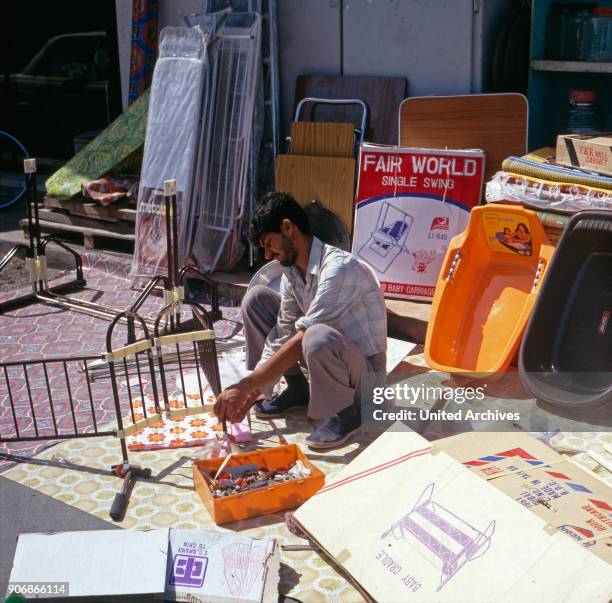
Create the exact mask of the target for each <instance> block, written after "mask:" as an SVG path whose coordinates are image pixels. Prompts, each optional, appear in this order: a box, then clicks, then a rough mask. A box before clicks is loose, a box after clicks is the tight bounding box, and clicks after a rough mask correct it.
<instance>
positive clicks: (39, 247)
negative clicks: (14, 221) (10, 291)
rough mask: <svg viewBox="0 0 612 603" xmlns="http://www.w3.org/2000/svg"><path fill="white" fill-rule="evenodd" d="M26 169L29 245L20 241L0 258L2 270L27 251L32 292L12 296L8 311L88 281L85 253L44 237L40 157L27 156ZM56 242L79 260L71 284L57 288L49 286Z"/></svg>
mask: <svg viewBox="0 0 612 603" xmlns="http://www.w3.org/2000/svg"><path fill="white" fill-rule="evenodd" d="M23 171H24V174H25V180H26V212H27V218H28V244H27V245H24V244H23V243H18V244H17V245H15V246H14V247H13V248H12V249H11V250H10V251H9V252H8V253H7V254H6V255H5V256H4V257H3V258H2V260H0V272H1V271H2V270H3V269H4V267H5V266H7V265H8V264H9V263H10V262H11V260H13V258H15V257H16V256H17V255H18V254H19V253H20V252H25V256H26V263H27V265H28V267H29V270H30V280H31V284H32V293H30V294H28V295H23V296H20V297H16V298H14V299H10V300H7V301H4V302H2V303H0V313H3V312H8V311H10V310H14V309H16V308H21V307H23V306H28V305H30V304H33V303H36V302H37V301H40V300H39V298H38V296H39V295H40V294H41V293H43V292H46V293H48V294H50V295H58V294H60V293H65V292H68V291H74V290H78V289H82V288H83V287H85V285H86V284H87V283H86V281H85V279H84V278H83V263H82V261H81V256H80V255H79V254H78V253H77V252H76V251H74V250H73V249H70V247H68V246H67V245H65V244H64V243H62V242H61V241H57V240H56V239H55V238H54V237H52V236H47V237H44V238H42V239H41V236H40V225H39V218H38V204H37V203H36V159H25V160H24V162H23ZM51 242H53V243H56V244H57V245H59V246H60V247H61V248H62V249H64V250H66V251H67V252H68V253H70V254H71V255H72V257H73V258H74V263H75V272H76V278H75V279H74V280H72V281H69V282H67V283H62V284H61V285H58V286H56V287H52V288H49V286H48V283H47V258H46V255H45V249H46V247H47V245H48V244H49V243H51Z"/></svg>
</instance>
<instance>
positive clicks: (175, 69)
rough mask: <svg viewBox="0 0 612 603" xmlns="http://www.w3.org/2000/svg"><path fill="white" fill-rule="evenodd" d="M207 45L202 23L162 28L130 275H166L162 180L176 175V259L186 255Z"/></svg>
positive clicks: (184, 257) (148, 122) (174, 177)
mask: <svg viewBox="0 0 612 603" xmlns="http://www.w3.org/2000/svg"><path fill="white" fill-rule="evenodd" d="M205 50H206V35H205V33H204V32H203V31H202V30H201V29H200V28H197V27H194V28H185V27H166V28H164V29H163V30H162V33H161V36H160V44H159V58H158V60H157V62H156V63H155V69H154V71H153V82H152V84H151V97H150V101H149V111H148V116H147V129H146V135H145V144H144V156H143V163H142V172H141V178H140V188H139V192H138V206H137V209H138V213H137V218H136V243H135V249H134V259H133V262H132V271H131V276H132V277H133V278H135V277H138V276H152V275H155V274H164V273H165V272H166V269H167V266H166V256H167V249H166V223H165V214H164V211H163V210H164V208H163V195H162V189H163V183H164V181H165V180H176V189H177V213H178V243H179V245H178V247H179V258H178V259H179V262H181V263H182V262H183V261H184V260H185V259H186V258H187V255H188V251H189V250H188V246H187V242H188V240H189V236H188V235H189V232H190V230H191V222H190V216H189V211H188V207H189V206H190V205H191V203H190V200H191V196H192V186H193V174H194V170H195V166H196V157H197V150H198V136H199V131H200V125H199V124H200V116H201V105H202V83H203V75H204V63H205V61H206V52H205Z"/></svg>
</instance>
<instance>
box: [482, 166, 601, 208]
mask: <svg viewBox="0 0 612 603" xmlns="http://www.w3.org/2000/svg"><path fill="white" fill-rule="evenodd" d="M486 200H487V203H507V202H515V203H520V204H522V205H525V206H527V207H531V208H535V209H539V210H545V211H557V212H563V213H569V214H572V213H574V212H577V211H580V210H582V209H607V210H612V191H609V190H604V189H600V188H593V187H590V186H584V185H581V184H573V183H564V182H552V181H549V180H542V179H540V178H534V177H531V176H523V175H518V174H511V173H508V172H497V174H495V175H494V176H493V178H492V179H491V180H490V181H489V182H487V186H486Z"/></svg>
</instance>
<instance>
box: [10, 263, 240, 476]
mask: <svg viewBox="0 0 612 603" xmlns="http://www.w3.org/2000/svg"><path fill="white" fill-rule="evenodd" d="M13 261H22V260H19V259H15V260H13ZM83 264H84V271H85V278H86V280H87V287H86V288H85V289H83V290H82V291H78V292H76V293H72V294H71V296H72V297H74V298H77V299H86V300H89V301H95V302H98V303H100V304H103V305H106V306H111V307H113V308H116V309H118V310H123V309H125V308H127V307H129V306H130V304H131V303H133V301H134V300H135V299H136V298H137V297H138V292H137V291H133V290H132V289H130V285H129V281H128V278H127V276H128V270H129V264H128V263H127V262H126V261H122V260H120V259H116V258H114V257H110V256H105V255H103V254H99V253H91V254H87V255H85V256H83ZM71 277H72V275H67V276H65V277H63V278H60V279H58V280H57V281H54V282H53V284H57V283H60V282H62V281H63V280H69V279H70V278H71ZM23 293H27V290H20V291H11V292H7V293H6V294H2V295H0V300H4V299H8V298H12V297H15V296H17V295H19V294H23ZM222 303H223V304H224V306H223V308H222V309H223V316H224V320H222V321H219V322H217V323H216V324H215V331H216V334H217V337H220V338H222V337H228V336H230V335H231V334H232V333H233V332H235V331H236V322H235V321H236V320H237V319H238V318H239V309H238V308H232V307H229V302H228V300H222ZM205 305H206V304H205ZM161 308H162V301H161V299H160V298H157V297H153V298H151V299H149V300H147V301H146V302H145V304H144V306H143V307H142V309H141V314H142V315H143V316H145V317H146V316H154V315H155V314H156V313H157V312H158V311H159V310H161ZM225 319H227V320H225ZM108 324H109V323H108V322H107V321H105V320H101V319H98V318H94V317H92V316H88V315H86V314H82V313H78V312H75V311H71V310H65V309H62V308H57V307H53V306H48V305H45V304H40V303H36V304H32V305H30V306H26V307H24V308H19V309H17V310H13V311H11V312H7V313H5V314H3V315H0V359H1V362H3V363H14V362H18V363H20V364H17V365H14V366H8V367H2V370H1V372H0V440H1V438H2V437H5V438H8V437H14V436H15V422H17V426H18V428H19V430H20V435H21V436H22V437H23V436H26V437H27V436H36V435H37V434H36V431H35V430H36V428H38V435H39V436H40V435H52V436H54V435H55V434H56V431H55V426H57V433H59V434H60V435H61V434H67V433H73V432H74V431H75V426H76V430H78V431H79V432H91V431H92V430H93V428H94V425H97V426H98V427H99V426H100V425H102V424H104V423H107V422H109V421H111V420H113V419H114V417H115V413H114V410H113V408H114V407H113V397H112V389H111V384H110V381H109V380H108V379H102V380H96V381H95V382H93V383H91V384H89V387H88V384H87V380H86V379H85V374H84V373H83V372H82V371H81V370H80V368H79V365H80V364H82V358H83V357H94V356H99V355H100V354H101V353H103V352H104V351H105V340H106V332H107V329H108ZM118 331H119V332H118V337H121V338H123V339H122V340H121V341H120V342H119V344H118V345H121V344H122V343H123V342H124V341H125V339H124V337H125V333H124V332H123V329H122V328H121V327H120V328H119V329H118ZM59 357H71V358H75V359H76V358H78V360H74V361H68V362H66V364H65V365H64V362H63V361H57V360H56V361H53V359H57V358H59ZM35 360H39V361H42V360H45V363H42V362H39V363H37V364H30V363H29V361H35ZM26 361H27V362H28V365H27V369H24V366H23V364H21V363H24V362H26ZM26 370H27V374H26ZM45 371H46V372H47V376H48V380H49V383H50V388H48V387H47V383H46V379H45ZM66 375H68V380H67V378H66ZM7 377H8V381H9V382H10V384H11V387H10V392H9V391H8V389H9V388H8V387H7ZM119 386H120V390H121V392H122V393H123V394H125V393H126V392H127V391H128V385H127V382H126V381H125V380H124V381H123V382H121V381H120V383H119ZM89 388H90V390H91V397H90V396H89V391H90V390H89ZM49 390H50V391H49ZM145 393H147V392H145ZM10 396H12V398H13V405H14V408H15V413H14V414H13V411H12V409H11V405H10ZM70 397H72V399H73V400H75V404H74V412H72V409H71V406H70V403H69V399H70ZM49 398H51V400H52V405H50V404H49ZM123 398H124V399H125V396H123ZM30 400H32V401H33V403H30ZM33 416H35V417H36V425H35V424H34V421H33ZM15 420H16V421H15ZM55 442H56V440H52V441H44V442H41V441H28V442H19V443H9V442H5V443H2V442H1V441H0V453H5V454H9V455H10V454H18V455H22V456H23V455H26V456H31V455H34V454H36V453H38V452H40V451H41V450H43V449H45V448H47V447H48V446H50V445H52V444H53V443H55ZM9 462H10V461H9V460H7V458H6V457H5V458H0V471H1V470H3V469H5V468H7V466H8V465H9Z"/></svg>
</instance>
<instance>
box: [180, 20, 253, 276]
mask: <svg viewBox="0 0 612 603" xmlns="http://www.w3.org/2000/svg"><path fill="white" fill-rule="evenodd" d="M186 22H187V23H188V24H189V25H199V26H200V27H202V29H203V30H205V31H207V32H208V33H209V35H210V37H211V40H212V39H213V35H215V34H216V33H217V32H218V31H220V33H221V34H222V35H219V37H218V38H217V39H215V40H214V42H212V43H211V44H210V45H209V47H208V51H207V55H208V65H207V69H206V71H207V75H206V82H207V83H206V86H205V94H204V99H203V106H204V116H203V120H204V122H205V123H207V124H209V127H208V128H203V130H202V136H201V138H200V146H199V153H198V156H199V158H200V159H199V165H198V172H197V174H196V178H195V183H194V197H193V203H192V204H191V210H190V219H191V220H192V222H193V224H194V230H193V236H192V239H191V241H190V247H191V255H192V257H193V258H194V260H195V261H196V263H197V265H198V267H199V268H200V270H203V271H213V270H215V269H217V268H218V267H220V266H224V267H226V268H228V267H231V266H232V265H233V264H234V263H235V262H236V261H237V259H238V257H239V255H240V251H241V246H240V225H241V221H242V218H243V216H244V214H245V211H247V212H248V209H249V208H250V207H251V206H252V203H253V195H254V194H255V189H256V171H255V164H254V161H253V156H252V151H253V146H254V139H260V135H259V134H258V135H257V136H255V135H254V134H256V133H257V131H256V130H254V128H253V126H254V121H256V120H255V104H256V99H257V76H258V73H259V61H260V47H261V18H260V16H259V15H258V14H256V13H235V14H232V15H229V16H226V17H225V18H223V16H222V15H221V16H220V15H219V14H214V15H201V16H194V17H188V18H187V19H186Z"/></svg>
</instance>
